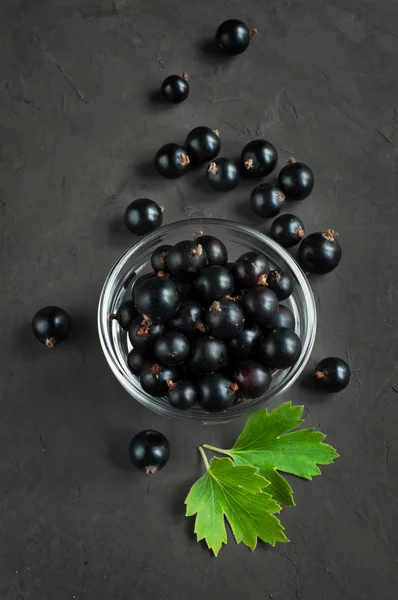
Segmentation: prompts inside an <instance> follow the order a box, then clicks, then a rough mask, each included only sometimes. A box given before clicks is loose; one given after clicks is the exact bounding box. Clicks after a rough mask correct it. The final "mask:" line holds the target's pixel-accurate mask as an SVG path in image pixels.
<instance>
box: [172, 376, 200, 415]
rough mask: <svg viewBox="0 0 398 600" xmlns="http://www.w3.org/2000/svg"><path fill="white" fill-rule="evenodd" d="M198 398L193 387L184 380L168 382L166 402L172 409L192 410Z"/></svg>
mask: <svg viewBox="0 0 398 600" xmlns="http://www.w3.org/2000/svg"><path fill="white" fill-rule="evenodd" d="M197 398H198V393H197V391H196V388H195V386H194V385H193V384H192V383H191V382H190V381H186V380H182V381H176V382H174V381H173V382H170V383H169V392H168V394H167V400H168V401H169V404H171V406H174V408H179V409H180V410H188V409H189V408H192V407H193V405H194V404H195V402H196V400H197Z"/></svg>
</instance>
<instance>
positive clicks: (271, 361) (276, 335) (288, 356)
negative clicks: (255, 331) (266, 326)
mask: <svg viewBox="0 0 398 600" xmlns="http://www.w3.org/2000/svg"><path fill="white" fill-rule="evenodd" d="M300 354H301V342H300V338H299V337H298V336H297V335H296V334H295V333H294V332H293V331H291V329H285V328H283V327H281V328H280V329H272V330H271V331H270V332H269V333H268V334H267V335H266V336H265V338H264V340H263V342H262V343H261V344H260V346H259V348H258V351H257V358H258V360H259V361H260V362H261V363H262V364H264V365H267V366H268V367H272V368H274V369H287V368H289V367H292V366H293V365H294V364H295V363H296V362H297V361H298V359H299V358H300Z"/></svg>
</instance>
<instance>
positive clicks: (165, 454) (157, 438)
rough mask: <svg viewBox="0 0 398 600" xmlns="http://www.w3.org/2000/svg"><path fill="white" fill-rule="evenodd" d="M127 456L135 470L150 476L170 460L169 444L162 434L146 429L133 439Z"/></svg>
mask: <svg viewBox="0 0 398 600" xmlns="http://www.w3.org/2000/svg"><path fill="white" fill-rule="evenodd" d="M129 456H130V460H131V462H132V463H133V465H134V466H135V467H137V469H140V471H145V473H147V475H151V474H153V473H156V471H160V469H163V467H164V466H165V465H166V464H167V462H168V460H169V458H170V444H169V442H168V440H167V438H166V437H165V436H164V435H163V433H159V431H153V430H151V429H147V430H146V431H141V432H140V433H137V435H136V436H134V437H133V439H132V440H131V442H130V447H129Z"/></svg>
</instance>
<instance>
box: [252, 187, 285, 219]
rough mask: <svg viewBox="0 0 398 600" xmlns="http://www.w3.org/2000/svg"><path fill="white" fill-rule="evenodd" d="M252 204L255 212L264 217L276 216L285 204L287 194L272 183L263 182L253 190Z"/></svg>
mask: <svg viewBox="0 0 398 600" xmlns="http://www.w3.org/2000/svg"><path fill="white" fill-rule="evenodd" d="M250 204H251V207H252V209H253V212H254V213H256V215H257V216H258V217H261V218H262V219H269V218H271V217H275V216H276V215H277V214H279V213H280V211H281V209H282V208H283V205H284V204H285V195H284V194H282V192H281V191H280V190H279V189H278V188H277V187H276V186H275V185H272V184H271V183H262V184H260V185H258V186H257V187H256V188H254V190H253V191H252V193H251V195H250Z"/></svg>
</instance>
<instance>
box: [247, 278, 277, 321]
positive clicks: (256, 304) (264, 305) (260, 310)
mask: <svg viewBox="0 0 398 600" xmlns="http://www.w3.org/2000/svg"><path fill="white" fill-rule="evenodd" d="M278 308H279V302H278V298H277V296H276V294H275V292H273V291H272V290H270V289H269V288H268V287H254V288H251V289H250V290H247V291H246V292H245V293H244V295H243V310H244V312H245V315H246V318H247V319H248V320H249V321H250V322H252V323H257V324H258V325H267V324H268V323H270V322H271V321H272V319H273V318H274V317H275V315H276V313H277V311H278Z"/></svg>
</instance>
